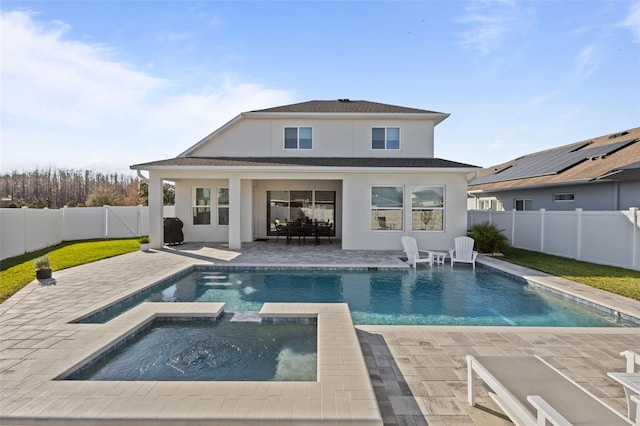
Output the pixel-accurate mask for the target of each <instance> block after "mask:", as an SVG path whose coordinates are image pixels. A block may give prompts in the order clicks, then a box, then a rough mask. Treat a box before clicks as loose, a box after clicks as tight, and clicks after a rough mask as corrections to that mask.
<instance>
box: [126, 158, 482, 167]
mask: <svg viewBox="0 0 640 426" xmlns="http://www.w3.org/2000/svg"><path fill="white" fill-rule="evenodd" d="M163 166H183V167H185V166H186V167H283V166H285V167H300V166H306V167H353V168H372V167H373V168H378V167H379V168H398V167H400V168H479V167H478V166H473V165H470V164H464V163H458V162H456V161H449V160H444V159H441V158H351V157H337V158H336V157H325V158H318V157H176V158H170V159H167V160H160V161H152V162H149V163H141V164H135V165H133V166H131V168H132V169H142V170H144V169H145V167H163Z"/></svg>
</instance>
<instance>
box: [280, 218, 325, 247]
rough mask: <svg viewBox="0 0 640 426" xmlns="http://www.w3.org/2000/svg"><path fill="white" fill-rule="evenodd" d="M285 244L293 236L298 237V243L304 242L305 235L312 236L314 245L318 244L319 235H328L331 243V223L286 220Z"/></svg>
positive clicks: (303, 243)
mask: <svg viewBox="0 0 640 426" xmlns="http://www.w3.org/2000/svg"><path fill="white" fill-rule="evenodd" d="M285 227H286V233H287V245H288V244H289V243H290V242H291V240H292V239H293V238H294V237H298V245H300V242H301V241H302V245H305V244H306V238H307V237H314V242H315V245H319V244H320V237H324V236H326V237H328V239H329V243H331V224H330V223H329V222H318V221H297V222H288V223H287V224H286V225H285Z"/></svg>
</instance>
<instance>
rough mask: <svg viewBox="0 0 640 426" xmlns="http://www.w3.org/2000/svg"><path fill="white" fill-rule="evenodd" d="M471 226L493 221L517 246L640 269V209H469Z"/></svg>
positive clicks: (593, 261) (469, 225) (586, 260)
mask: <svg viewBox="0 0 640 426" xmlns="http://www.w3.org/2000/svg"><path fill="white" fill-rule="evenodd" d="M467 217H468V227H471V226H473V225H475V224H478V223H482V222H489V223H492V224H494V225H495V226H497V227H498V228H499V229H502V230H504V234H505V235H506V236H507V237H508V238H509V240H510V241H511V244H512V245H513V246H514V247H516V248H522V249H526V250H533V251H539V252H543V253H548V254H553V255H556V256H562V257H568V258H572V259H578V260H584V261H585V262H592V263H599V264H603V265H612V266H619V267H622V268H628V269H635V270H640V210H638V209H637V208H631V209H629V210H624V211H586V210H582V209H576V210H571V211H547V210H545V209H540V210H538V211H515V210H510V211H500V212H497V211H491V210H469V212H468V213H467Z"/></svg>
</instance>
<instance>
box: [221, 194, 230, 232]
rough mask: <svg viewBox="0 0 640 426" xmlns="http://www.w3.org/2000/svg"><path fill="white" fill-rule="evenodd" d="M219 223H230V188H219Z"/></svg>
mask: <svg viewBox="0 0 640 426" xmlns="http://www.w3.org/2000/svg"><path fill="white" fill-rule="evenodd" d="M218 225H221V226H228V225H229V188H218Z"/></svg>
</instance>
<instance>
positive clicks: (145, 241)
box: [140, 235, 149, 251]
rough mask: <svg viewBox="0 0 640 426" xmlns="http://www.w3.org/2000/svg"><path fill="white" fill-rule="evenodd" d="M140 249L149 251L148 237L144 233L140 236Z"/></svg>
mask: <svg viewBox="0 0 640 426" xmlns="http://www.w3.org/2000/svg"><path fill="white" fill-rule="evenodd" d="M140 250H142V251H149V237H147V236H146V235H143V236H142V237H140Z"/></svg>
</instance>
